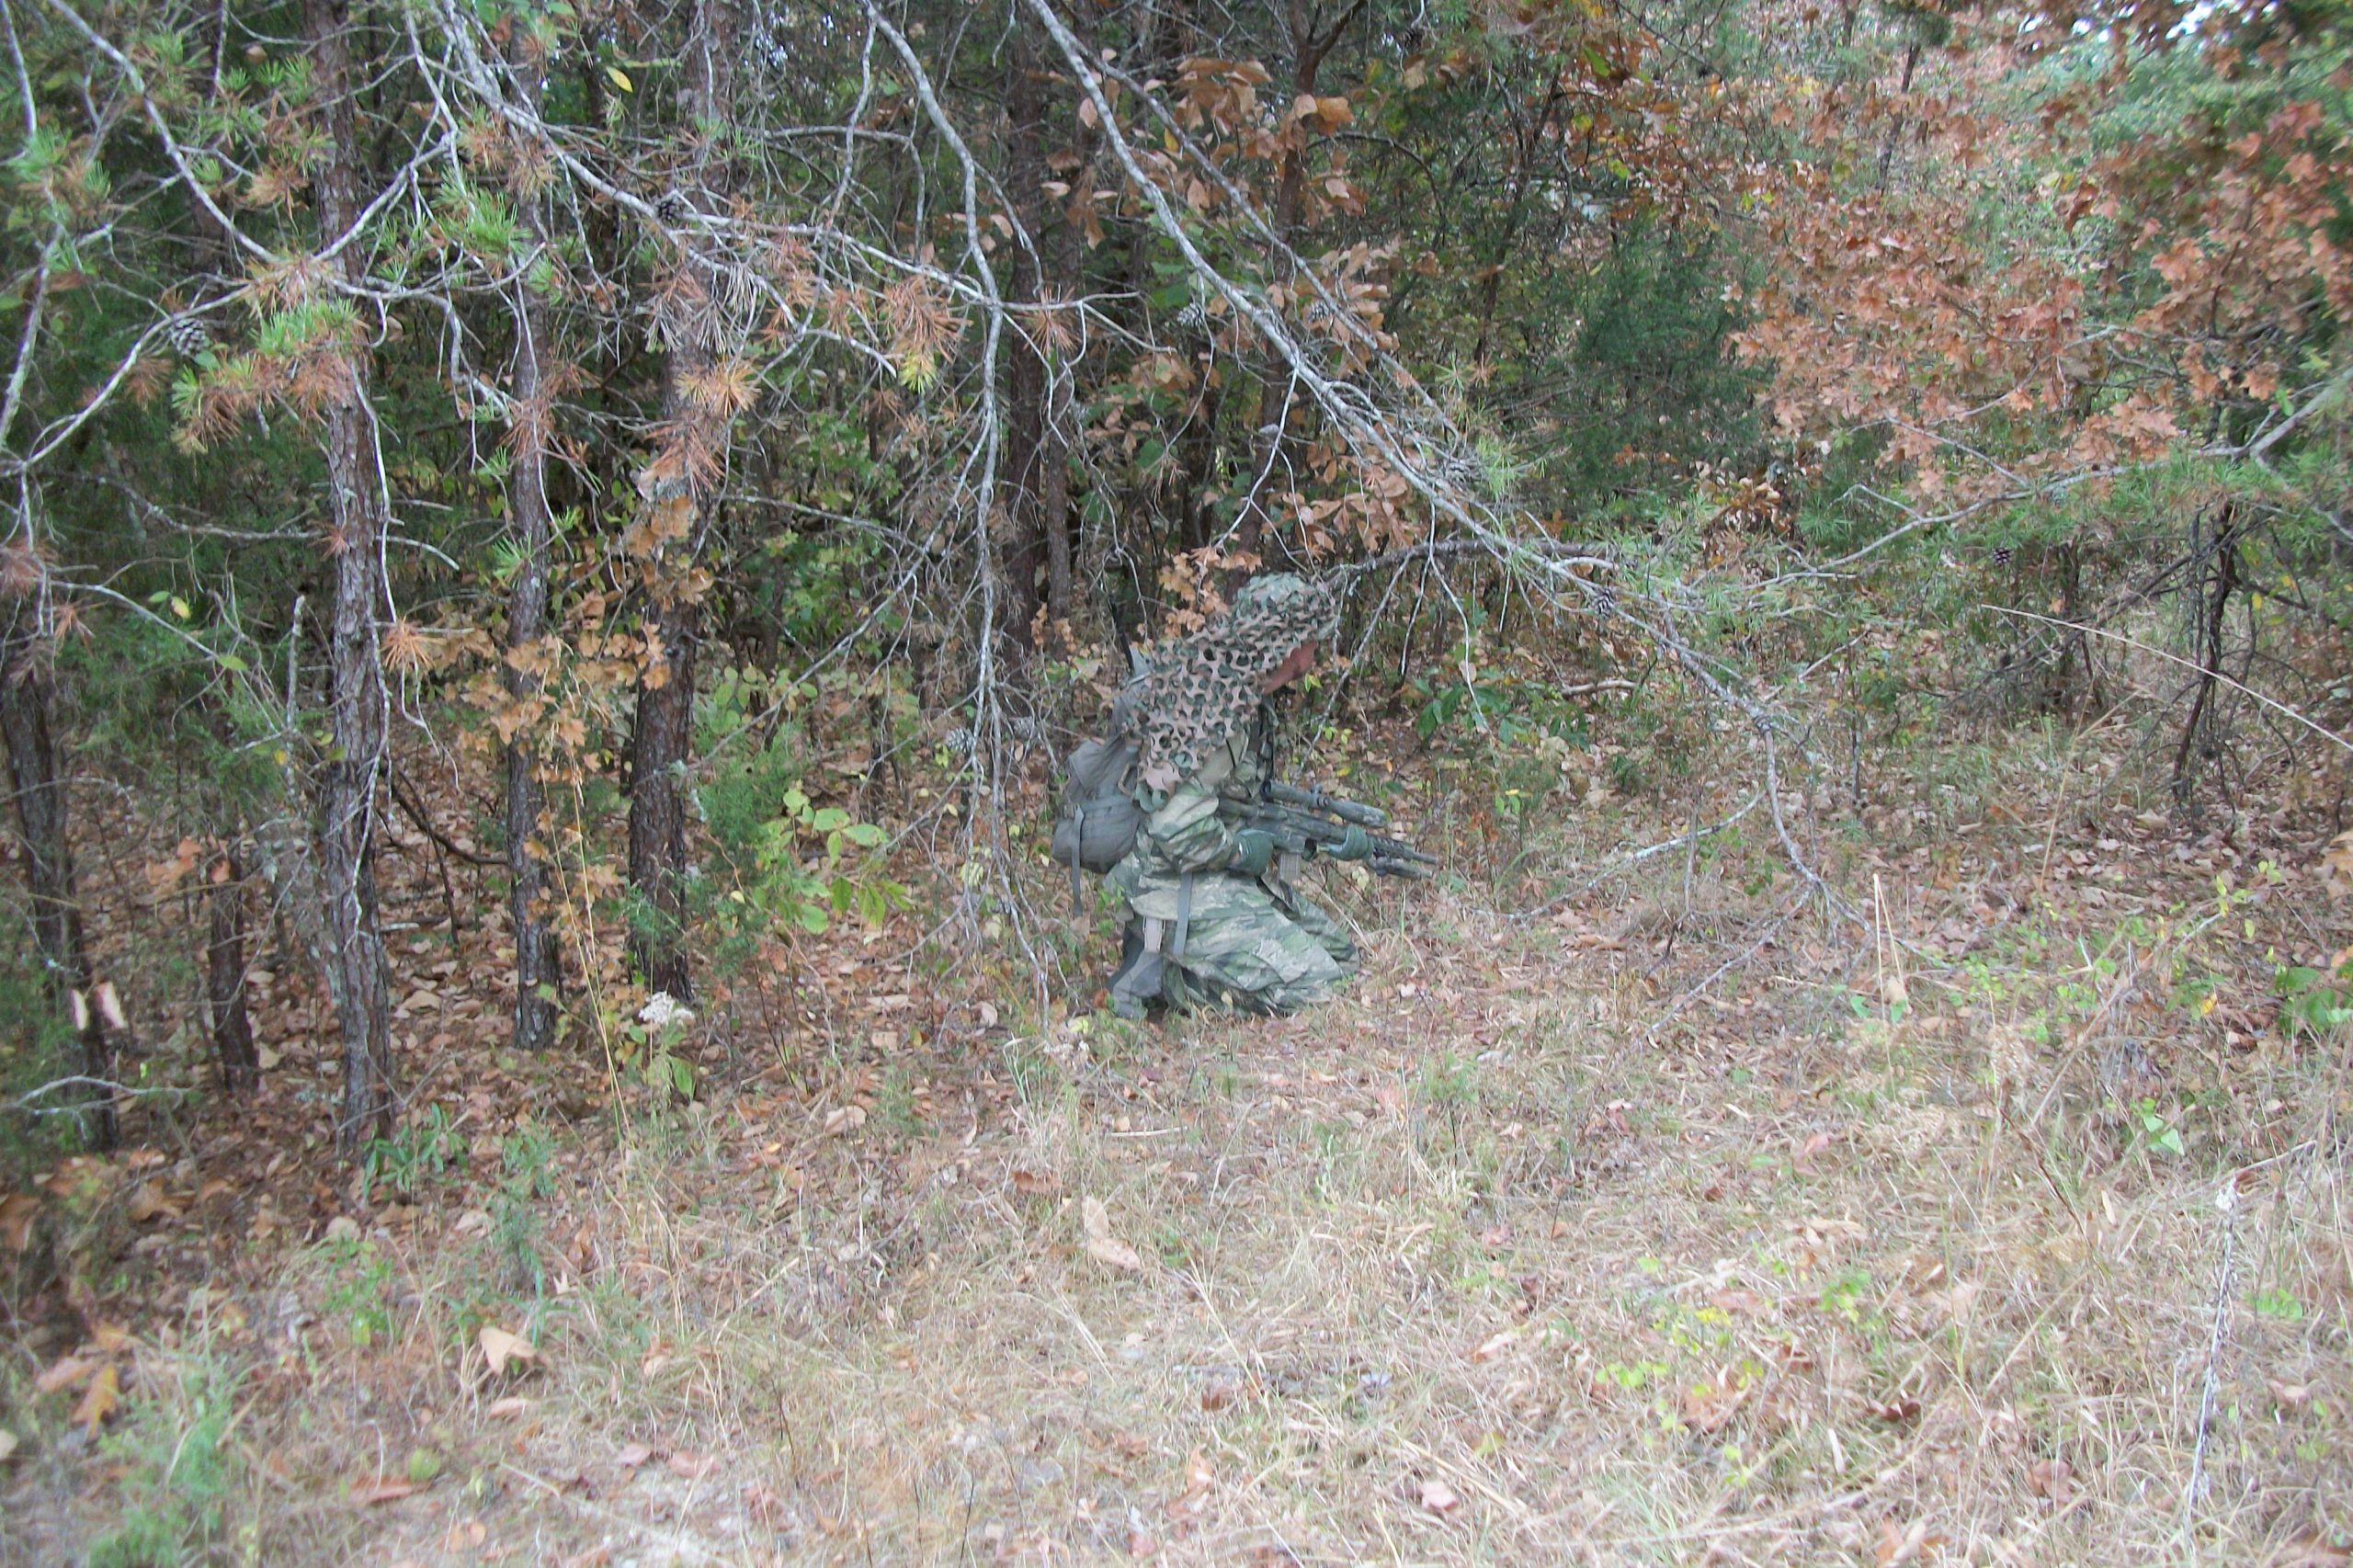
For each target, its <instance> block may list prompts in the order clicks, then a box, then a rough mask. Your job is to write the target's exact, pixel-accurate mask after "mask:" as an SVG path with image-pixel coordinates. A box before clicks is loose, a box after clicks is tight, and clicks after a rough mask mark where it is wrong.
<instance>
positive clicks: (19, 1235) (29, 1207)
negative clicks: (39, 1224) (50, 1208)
mask: <svg viewBox="0 0 2353 1568" xmlns="http://www.w3.org/2000/svg"><path fill="white" fill-rule="evenodd" d="M39 1217H40V1199H38V1198H35V1197H34V1196H33V1195H32V1194H31V1193H28V1192H12V1193H10V1194H9V1195H8V1196H7V1197H6V1198H0V1246H6V1248H7V1249H8V1250H9V1251H10V1252H24V1251H27V1250H28V1249H29V1248H30V1247H31V1246H32V1244H33V1221H34V1220H36V1219H38V1218H39Z"/></svg>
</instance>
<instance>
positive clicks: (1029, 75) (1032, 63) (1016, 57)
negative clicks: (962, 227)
mask: <svg viewBox="0 0 2353 1568" xmlns="http://www.w3.org/2000/svg"><path fill="white" fill-rule="evenodd" d="M1036 26H1037V23H1036V21H1035V19H1034V18H1030V17H1021V16H1017V17H1016V26H1015V28H1014V34H1013V45H1012V47H1011V48H1010V49H1009V50H1008V51H1006V84H1005V106H1006V119H1007V122H1008V123H1007V126H1006V159H1005V191H1006V199H1007V200H1008V202H1009V203H1010V205H1011V206H1012V208H1013V221H1014V222H1015V223H1016V224H1017V225H1018V226H1019V239H1018V240H1017V243H1016V244H1015V245H1014V249H1013V260H1012V266H1011V267H1009V268H1008V269H1007V272H1008V276H1007V278H1006V291H1005V302H1006V305H1007V306H1009V307H1012V309H1013V312H1014V313H1013V324H1014V327H1015V331H1014V332H1013V334H1012V335H1011V336H1010V337H1009V338H1008V340H1007V348H1006V366H1005V381H1006V441H1005V477H1004V479H1003V480H1002V481H1001V482H1000V483H999V485H998V490H997V496H998V502H997V504H998V506H1000V507H1002V508H1003V510H1004V513H1005V519H1006V547H1005V573H1006V609H1007V612H1008V613H1007V616H1006V619H1007V621H1008V623H1009V624H1008V625H1007V627H1006V631H1008V632H1009V633H1010V634H1011V640H1012V642H1014V643H1015V644H1016V645H1017V646H1018V647H1019V648H1021V649H1022V650H1024V651H1026V652H1029V653H1034V652H1036V651H1037V647H1038V638H1037V636H1036V629H1037V622H1038V610H1039V607H1040V605H1041V604H1042V603H1043V602H1044V601H1043V599H1042V598H1041V597H1040V592H1039V587H1040V585H1039V582H1038V575H1039V571H1040V567H1041V566H1044V565H1045V558H1046V548H1047V547H1046V539H1045V533H1044V530H1043V528H1042V527H1041V513H1042V507H1041V494H1040V489H1041V484H1040V482H1041V479H1042V471H1041V465H1042V461H1043V459H1044V455H1045V446H1046V442H1045V428H1044V427H1045V423H1046V380H1047V367H1046V356H1045V353H1044V350H1043V349H1042V348H1041V347H1040V343H1039V341H1038V339H1039V335H1040V332H1041V331H1042V326H1041V324H1040V322H1039V320H1038V319H1037V317H1036V315H1035V314H1034V313H1032V312H1028V311H1025V310H1024V309H1023V308H1022V307H1024V306H1033V305H1036V304H1037V303H1038V302H1039V301H1040V300H1042V299H1043V298H1044V297H1045V266H1044V256H1043V254H1042V250H1043V246H1044V243H1045V242H1044V238H1043V236H1042V234H1041V233H1040V229H1041V228H1042V224H1041V223H1040V218H1041V216H1042V214H1043V212H1044V210H1045V189H1044V187H1045V183H1046V144H1045V143H1046V137H1045V130H1046V106H1045V96H1044V94H1043V93H1041V92H1040V90H1039V66H1038V51H1037V46H1036V41H1035V39H1034V36H1033V29H1034V28H1036Z"/></svg>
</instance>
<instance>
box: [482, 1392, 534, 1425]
mask: <svg viewBox="0 0 2353 1568" xmlns="http://www.w3.org/2000/svg"><path fill="white" fill-rule="evenodd" d="M530 1408H531V1402H530V1401H529V1400H528V1399H522V1398H519V1397H517V1395H514V1394H511V1393H510V1394H508V1395H507V1396H506V1398H505V1399H494V1400H492V1401H491V1402H490V1403H489V1405H488V1406H487V1407H486V1408H485V1409H484V1410H483V1415H487V1416H490V1417H491V1418H492V1419H494V1420H495V1419H497V1418H498V1417H500V1416H503V1415H522V1414H523V1412H525V1411H526V1410H529V1409H530Z"/></svg>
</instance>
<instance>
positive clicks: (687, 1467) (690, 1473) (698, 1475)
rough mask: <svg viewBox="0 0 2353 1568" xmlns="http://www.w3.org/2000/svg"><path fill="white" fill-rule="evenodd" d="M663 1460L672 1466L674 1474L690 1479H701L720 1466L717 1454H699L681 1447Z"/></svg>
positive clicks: (671, 1469)
mask: <svg viewBox="0 0 2353 1568" xmlns="http://www.w3.org/2000/svg"><path fill="white" fill-rule="evenodd" d="M663 1462H664V1463H665V1464H666V1465H668V1466H669V1467H670V1471H671V1473H672V1474H674V1475H678V1476H683V1477H684V1478H685V1479H687V1480H688V1481H700V1480H701V1479H702V1478H703V1477H704V1476H706V1475H709V1474H710V1472H711V1471H714V1470H717V1469H718V1468H719V1460H718V1459H717V1457H716V1456H714V1455H711V1454H699V1453H695V1452H693V1451H691V1450H690V1449H679V1450H678V1451H677V1452H676V1453H675V1454H672V1455H671V1456H670V1457H669V1458H668V1459H666V1460H664V1461H663Z"/></svg>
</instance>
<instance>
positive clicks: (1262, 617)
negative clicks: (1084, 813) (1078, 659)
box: [1111, 573, 1340, 790]
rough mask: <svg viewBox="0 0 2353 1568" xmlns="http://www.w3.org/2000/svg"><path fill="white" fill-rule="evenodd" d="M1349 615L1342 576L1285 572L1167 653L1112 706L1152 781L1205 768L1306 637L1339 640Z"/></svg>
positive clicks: (1248, 589) (1249, 590)
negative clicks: (1329, 578)
mask: <svg viewBox="0 0 2353 1568" xmlns="http://www.w3.org/2000/svg"><path fill="white" fill-rule="evenodd" d="M1339 619H1340V595H1339V588H1338V585H1337V584H1336V583H1333V582H1321V583H1315V582H1308V581H1306V580H1304V579H1302V578H1299V577H1295V576H1292V575H1290V574H1288V573H1284V574H1278V575H1276V576H1272V577H1260V578H1256V579H1254V580H1253V581H1252V582H1250V583H1249V584H1248V585H1245V587H1244V588H1243V590H1242V592H1241V593H1239V594H1237V595H1235V596H1234V601H1233V609H1232V610H1231V611H1229V612H1228V613H1227V614H1226V615H1225V616H1223V617H1222V618H1221V619H1217V620H1213V621H1211V623H1210V624H1209V625H1207V626H1204V627H1202V628H1201V629H1200V630H1199V631H1196V632H1193V633H1192V634H1191V635H1189V636H1187V637H1183V638H1180V639H1178V640H1177V641H1176V642H1172V643H1170V644H1169V645H1168V646H1167V647H1165V648H1164V649H1163V650H1161V652H1160V653H1159V654H1158V656H1157V657H1155V658H1154V660H1153V661H1152V670H1151V673H1150V674H1148V675H1146V676H1143V678H1142V679H1141V680H1139V681H1137V682H1135V683H1133V684H1132V685H1131V686H1130V687H1128V689H1127V690H1125V691H1123V692H1121V693H1120V700H1119V702H1118V704H1117V705H1116V706H1115V707H1114V708H1113V709H1112V712H1111V724H1112V728H1113V729H1114V730H1115V731H1116V732H1118V733H1121V734H1128V735H1133V736H1135V737H1136V738H1137V739H1138V741H1139V742H1140V743H1141V750H1140V757H1141V761H1142V778H1143V781H1144V782H1145V783H1146V784H1149V785H1151V786H1152V787H1153V788H1154V789H1155V790H1171V789H1174V788H1176V784H1177V783H1178V781H1179V780H1181V779H1183V778H1187V777H1188V776H1190V775H1191V774H1193V773H1194V772H1196V771H1198V770H1199V767H1200V766H1201V764H1202V763H1203V762H1204V761H1206V760H1207V759H1208V758H1209V756H1211V754H1212V753H1213V752H1215V751H1216V750H1217V748H1218V747H1220V746H1222V745H1223V744H1225V742H1226V739H1227V737H1228V736H1230V735H1232V734H1233V733H1234V731H1236V730H1238V729H1240V728H1241V727H1242V726H1243V725H1244V724H1245V723H1247V722H1249V720H1250V715H1251V714H1252V713H1253V712H1255V711H1256V710H1257V706H1258V698H1259V692H1258V685H1259V683H1260V682H1261V681H1263V680H1264V679H1265V678H1266V677H1267V676H1268V675H1269V674H1271V673H1272V672H1273V671H1274V670H1275V669H1276V668H1277V667H1278V666H1279V665H1281V664H1282V662H1283V661H1284V660H1285V659H1288V658H1290V655H1291V654H1292V653H1294V652H1295V651H1296V650H1297V649H1298V648H1299V646H1300V645H1301V644H1302V643H1303V642H1327V641H1329V640H1330V638H1331V636H1332V634H1333V632H1334V631H1335V630H1336V627H1337V625H1338V623H1339Z"/></svg>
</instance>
